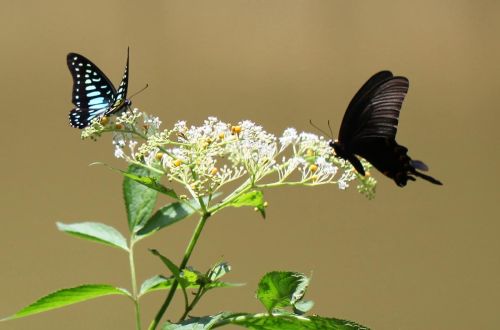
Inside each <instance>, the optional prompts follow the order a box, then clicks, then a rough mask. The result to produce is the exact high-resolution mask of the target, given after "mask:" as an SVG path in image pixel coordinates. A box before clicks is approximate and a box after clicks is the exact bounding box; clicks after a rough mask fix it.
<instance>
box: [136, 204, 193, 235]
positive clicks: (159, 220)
mask: <svg viewBox="0 0 500 330" xmlns="http://www.w3.org/2000/svg"><path fill="white" fill-rule="evenodd" d="M194 212H196V209H194V208H193V207H192V206H191V205H189V204H188V203H187V202H174V203H171V204H168V205H166V206H164V207H162V208H160V209H159V210H158V211H156V212H155V214H153V216H152V217H151V218H149V219H148V220H147V222H146V223H145V224H144V226H143V227H142V228H141V229H140V230H139V231H138V232H137V236H138V239H141V238H144V237H146V236H149V235H151V234H153V233H155V232H156V231H158V230H160V229H162V228H164V227H167V226H170V225H172V224H174V223H176V222H178V221H181V220H182V219H184V218H187V217H188V216H190V215H191V214H193V213H194Z"/></svg>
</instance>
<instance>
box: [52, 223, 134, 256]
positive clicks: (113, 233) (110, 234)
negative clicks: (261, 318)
mask: <svg viewBox="0 0 500 330" xmlns="http://www.w3.org/2000/svg"><path fill="white" fill-rule="evenodd" d="M56 225H57V228H58V229H59V230H60V231H63V232H65V233H68V234H70V235H72V236H76V237H79V238H83V239H87V240H90V241H93V242H97V243H101V244H105V245H109V246H113V247H118V248H120V249H123V250H125V251H128V246H127V240H126V239H125V237H123V235H122V234H120V232H119V231H118V230H116V229H115V228H113V227H111V226H108V225H105V224H103V223H98V222H79V223H72V224H64V223H62V222H57V223H56Z"/></svg>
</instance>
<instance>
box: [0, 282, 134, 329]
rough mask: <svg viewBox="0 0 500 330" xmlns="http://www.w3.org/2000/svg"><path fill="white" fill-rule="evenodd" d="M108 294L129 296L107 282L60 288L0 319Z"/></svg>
mask: <svg viewBox="0 0 500 330" xmlns="http://www.w3.org/2000/svg"><path fill="white" fill-rule="evenodd" d="M108 295H126V296H130V293H128V291H127V290H125V289H121V288H116V287H114V286H111V285H107V284H87V285H81V286H77V287H74V288H68V289H62V290H59V291H56V292H53V293H50V294H48V295H46V296H44V297H42V298H40V299H38V300H37V301H35V302H34V303H32V304H31V305H29V306H26V307H24V308H23V309H21V310H20V311H18V312H17V313H16V314H14V315H12V316H9V317H7V318H5V319H2V320H1V321H7V320H13V319H18V318H21V317H26V316H29V315H33V314H37V313H42V312H46V311H49V310H53V309H57V308H61V307H64V306H68V305H72V304H76V303H79V302H82V301H86V300H90V299H94V298H98V297H102V296H108Z"/></svg>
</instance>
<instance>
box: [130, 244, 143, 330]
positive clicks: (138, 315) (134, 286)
mask: <svg viewBox="0 0 500 330" xmlns="http://www.w3.org/2000/svg"><path fill="white" fill-rule="evenodd" d="M134 243H135V242H134V238H133V237H132V238H131V239H130V249H129V253H128V260H129V264H130V278H131V281H132V298H133V300H134V307H135V328H136V329H137V330H141V310H140V308H139V300H138V297H137V280H136V276H135V261H134Z"/></svg>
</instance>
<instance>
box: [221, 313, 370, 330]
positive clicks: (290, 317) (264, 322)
mask: <svg viewBox="0 0 500 330" xmlns="http://www.w3.org/2000/svg"><path fill="white" fill-rule="evenodd" d="M234 315H235V316H231V315H230V316H226V317H224V319H223V320H220V321H219V322H218V323H221V324H227V323H231V324H235V325H239V326H242V327H245V328H247V329H253V330H318V329H321V330H370V329H369V328H367V327H365V326H362V325H360V324H357V323H355V322H352V321H347V320H341V319H336V318H330V317H321V316H309V317H305V316H300V315H294V314H289V313H274V314H272V315H269V314H268V313H265V314H263V313H260V314H254V315H252V314H244V315H242V314H234Z"/></svg>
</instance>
